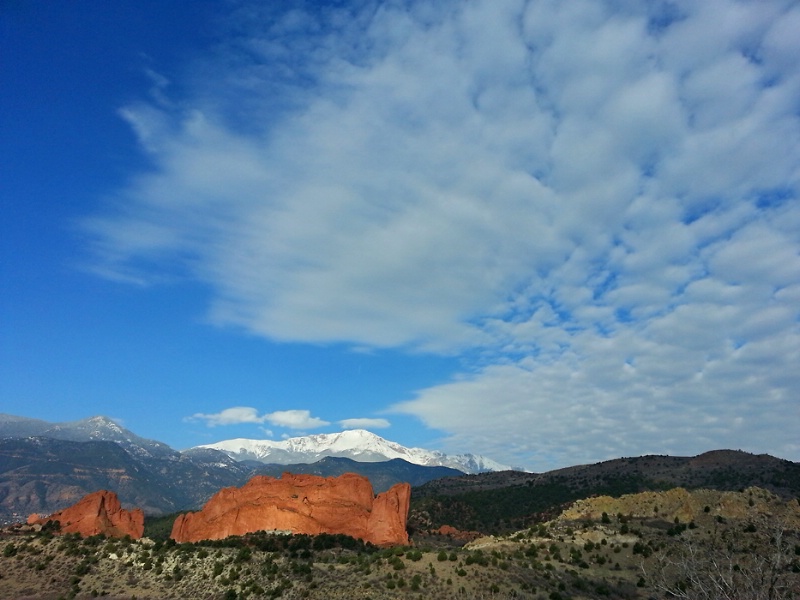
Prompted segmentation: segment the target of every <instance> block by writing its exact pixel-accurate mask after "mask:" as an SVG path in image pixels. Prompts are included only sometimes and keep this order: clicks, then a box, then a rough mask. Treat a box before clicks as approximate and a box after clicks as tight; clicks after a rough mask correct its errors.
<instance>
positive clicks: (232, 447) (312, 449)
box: [198, 429, 511, 473]
mask: <svg viewBox="0 0 800 600" xmlns="http://www.w3.org/2000/svg"><path fill="white" fill-rule="evenodd" d="M198 448H211V449H213V450H220V451H222V452H224V453H225V454H227V455H228V456H230V457H231V458H234V459H236V460H256V461H259V462H262V463H270V464H279V465H292V464H298V463H313V462H316V461H318V460H320V459H322V458H325V457H326V456H338V457H343V458H350V459H352V460H356V461H359V462H380V461H386V460H392V459H395V458H401V459H403V460H405V461H408V462H410V463H412V464H415V465H422V466H427V467H432V466H441V467H450V468H453V469H458V470H459V471H462V472H464V473H483V472H485V471H508V470H510V469H511V467H509V466H507V465H503V464H500V463H498V462H496V461H493V460H492V459H490V458H486V457H485V456H479V455H475V454H457V455H447V454H444V453H443V452H437V451H435V450H425V449H423V448H406V447H405V446H402V445H400V444H398V443H396V442H391V441H389V440H385V439H383V438H382V437H380V436H377V435H375V434H374V433H371V432H369V431H366V430H364V429H352V430H348V431H342V432H340V433H320V434H316V435H307V436H303V437H296V438H289V439H287V440H281V441H275V440H250V439H244V438H238V439H233V440H224V441H222V442H217V443H215V444H206V445H203V446H198Z"/></svg>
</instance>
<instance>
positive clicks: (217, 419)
mask: <svg viewBox="0 0 800 600" xmlns="http://www.w3.org/2000/svg"><path fill="white" fill-rule="evenodd" d="M188 419H189V420H191V421H205V422H206V425H208V426H209V427H216V426H218V425H240V424H242V423H259V424H262V423H270V424H271V425H274V426H275V427H287V428H289V429H315V428H318V427H323V426H325V425H330V423H328V422H327V421H324V420H322V419H320V418H318V417H312V416H311V411H308V410H278V411H275V412H272V413H266V414H263V415H259V414H258V410H257V409H255V408H252V407H250V406H236V407H233V408H226V409H224V410H222V411H220V412H218V413H214V414H203V413H195V414H194V415H192V416H191V417H188ZM267 431H268V430H267ZM268 435H270V436H271V435H272V432H269V431H268Z"/></svg>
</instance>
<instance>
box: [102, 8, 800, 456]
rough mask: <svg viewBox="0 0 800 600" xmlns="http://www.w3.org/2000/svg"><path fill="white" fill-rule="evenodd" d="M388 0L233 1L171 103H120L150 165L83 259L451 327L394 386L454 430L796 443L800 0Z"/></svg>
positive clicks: (502, 446) (599, 450)
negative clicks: (665, 3)
mask: <svg viewBox="0 0 800 600" xmlns="http://www.w3.org/2000/svg"><path fill="white" fill-rule="evenodd" d="M376 6H377V7H378V8H377V10H375V11H364V12H359V11H358V10H355V9H352V10H349V11H348V12H347V14H346V15H345V13H342V12H339V11H337V10H336V9H330V10H326V11H322V12H320V13H311V12H306V13H302V12H293V13H287V14H286V15H284V16H283V18H277V17H276V18H270V19H264V20H261V19H259V18H254V17H253V16H252V15H258V11H256V12H253V13H248V14H249V15H250V17H247V16H246V15H245V13H243V12H242V13H239V18H240V19H241V21H240V23H239V26H240V27H239V30H240V31H243V32H244V33H243V34H242V35H239V36H238V37H237V38H236V42H235V44H234V43H231V45H230V46H229V47H228V48H227V53H228V54H227V59H219V58H216V59H214V61H217V62H214V61H210V62H209V61H207V62H205V63H202V64H201V66H200V67H198V69H197V70H198V72H202V73H203V74H204V75H205V77H198V78H197V79H198V81H197V82H196V84H195V85H196V86H197V89H196V90H195V92H194V93H193V94H191V95H190V96H189V97H187V98H184V99H182V100H181V103H180V104H181V106H183V107H185V110H183V111H177V110H173V109H170V108H169V107H168V106H167V107H165V106H164V103H160V104H159V105H158V106H155V105H147V104H141V105H135V106H130V107H127V108H126V109H125V111H124V114H125V117H126V118H127V119H128V121H129V122H130V123H131V125H132V126H133V127H134V129H135V130H136V132H137V134H138V135H139V136H140V139H141V143H142V146H143V148H145V149H146V150H147V151H148V152H149V153H150V156H151V157H152V160H153V162H154V165H155V167H156V168H155V169H153V170H152V171H151V172H148V173H143V174H141V175H139V176H138V177H137V178H135V179H134V180H132V182H131V184H130V185H129V186H128V187H127V188H126V189H125V190H122V191H121V192H120V194H119V197H118V198H117V199H116V201H117V204H116V208H114V207H112V208H110V209H109V212H107V213H106V214H104V215H99V216H95V217H93V218H92V219H91V220H90V221H87V229H88V230H89V231H90V233H91V234H92V235H93V239H94V243H95V249H96V251H97V263H96V265H95V266H96V268H97V270H98V271H99V272H103V273H105V274H106V275H109V274H112V275H114V276H117V277H120V278H128V279H134V280H142V281H147V280H150V281H153V280H159V279H160V278H163V277H169V276H175V275H176V274H179V275H181V276H185V277H191V278H194V279H197V280H200V281H202V282H204V283H206V284H208V286H209V288H210V289H211V290H212V298H211V308H210V315H211V319H212V320H213V321H215V322H216V323H219V324H227V325H235V326H239V327H241V328H243V329H245V330H247V331H249V332H252V333H256V334H259V335H262V336H265V337H267V338H270V339H273V340H292V341H300V342H314V343H319V342H323V343H324V342H346V343H350V344H352V345H354V346H363V347H402V348H406V349H410V350H414V351H432V352H445V353H459V352H464V353H465V354H464V356H465V369H464V373H463V374H461V375H456V376H455V377H454V379H453V381H452V382H450V383H447V384H444V385H441V386H436V387H432V388H430V389H426V390H421V391H419V393H418V394H417V395H416V397H415V398H414V399H412V400H410V401H407V402H402V403H399V404H398V405H397V407H396V408H397V409H398V410H400V411H402V412H407V413H410V414H412V415H416V416H418V417H419V418H420V419H422V420H423V421H424V422H426V423H427V424H429V425H430V426H432V427H436V428H439V429H442V430H444V431H445V432H448V433H449V434H450V436H451V437H450V443H451V445H452V446H453V447H454V448H455V449H458V450H470V451H480V452H485V453H487V454H490V455H492V456H493V457H495V458H497V459H499V460H503V461H505V462H513V463H514V464H532V463H534V462H536V463H537V464H539V463H541V464H543V465H544V464H547V463H548V461H550V464H554V463H558V464H562V465H563V464H568V463H570V462H575V461H576V460H579V459H585V460H594V459H597V458H600V457H607V456H614V455H620V454H634V453H641V452H644V451H653V452H667V451H676V452H686V451H689V450H698V451H699V450H703V449H708V448H711V447H721V446H734V447H742V448H745V449H753V450H757V451H770V452H773V453H776V454H780V455H783V456H786V457H791V458H795V459H798V458H800V455H798V452H800V449H799V448H798V445H797V443H796V442H794V441H793V440H792V439H791V438H792V433H793V432H794V431H796V430H798V428H800V427H799V426H800V423H798V414H797V410H796V407H794V406H793V404H792V402H793V400H792V399H793V398H796V397H797V393H798V391H800V382H798V381H797V377H796V376H795V375H794V372H795V370H796V369H795V366H794V365H796V364H797V361H796V358H797V352H798V350H797V348H798V346H797V344H796V342H797V340H798V337H799V336H800V327H799V326H798V308H797V303H796V298H797V293H796V289H795V288H796V286H797V285H798V283H800V234H798V232H800V209H799V208H798V203H797V199H798V188H799V187H800V167H798V165H800V145H798V144H797V142H796V140H798V139H800V117H798V114H797V98H798V97H800V66H799V65H798V62H797V61H796V60H794V57H796V55H797V52H798V50H800V47H798V41H797V40H798V39H800V35H798V31H797V30H796V26H797V24H798V23H800V11H798V9H797V7H795V6H792V4H791V3H788V2H782V1H780V0H774V1H764V2H757V3H756V2H752V3H748V2H734V1H733V0H714V1H709V2H702V3H691V2H690V3H676V4H675V5H674V6H673V8H674V10H675V11H676V13H675V14H672V15H671V14H668V13H664V14H660V13H659V12H658V11H660V10H664V9H663V8H661V7H662V5H660V4H658V5H656V4H653V3H642V4H641V5H636V4H631V5H629V6H628V7H627V8H620V7H619V6H618V5H617V4H616V3H612V2H597V1H594V0H592V1H586V2H570V3H557V2H551V1H547V0H534V1H532V2H528V3H522V2H518V1H512V0H508V1H503V0H491V1H490V0H483V1H476V2H471V3H468V4H464V5H458V7H457V8H456V7H455V6H451V5H446V6H445V5H442V6H439V7H438V8H436V9H435V10H434V9H430V10H428V9H429V8H430V7H429V6H427V5H426V4H425V3H417V2H409V3H407V4H403V3H385V4H383V3H377V4H376ZM350 8H352V7H350ZM253 10H255V9H253ZM264 10H272V9H264ZM273 16H274V15H273ZM345 17H346V18H345ZM334 23H335V26H334ZM270 27H273V28H278V29H279V30H280V31H279V32H278V31H276V30H275V29H272V30H271V29H270ZM289 30H291V31H292V32H294V33H293V35H292V36H283V35H277V33H280V32H286V31H289ZM219 56H220V55H219V54H218V55H217V57H219ZM222 56H223V58H224V57H225V52H222ZM202 81H208V82H209V83H208V84H205V83H202ZM234 99H235V101H234ZM176 104H178V103H176ZM234 108H236V110H233V109H234ZM476 356H477V357H479V359H478V362H475V363H470V359H471V358H472V357H476ZM793 360H794V362H792V361H793ZM759 407H763V410H762V409H759ZM229 410H239V411H241V410H243V409H229ZM775 411H778V412H780V413H781V414H783V415H784V416H785V418H784V419H783V420H782V421H781V420H778V421H776V420H775V417H774V413H775ZM225 412H226V411H223V412H222V413H219V414H218V415H199V416H198V418H201V419H205V420H207V421H208V422H209V424H216V423H217V422H219V421H224V420H225V419H227V418H229V417H226V416H224V415H225ZM302 412H303V411H285V412H281V413H273V416H272V418H268V417H267V416H266V415H264V416H258V414H257V412H255V410H254V409H253V412H252V413H249V412H242V413H241V414H239V415H238V418H243V419H256V420H255V421H249V420H245V421H243V422H270V423H272V424H278V425H281V426H289V427H296V428H300V427H310V426H318V425H319V424H320V423H321V421H320V420H318V419H316V420H315V418H313V417H311V416H310V414H308V413H306V414H300V413H302ZM230 418H237V415H236V414H232V415H231V417H230ZM309 423H310V425H309ZM300 424H303V425H300ZM702 424H712V425H702Z"/></svg>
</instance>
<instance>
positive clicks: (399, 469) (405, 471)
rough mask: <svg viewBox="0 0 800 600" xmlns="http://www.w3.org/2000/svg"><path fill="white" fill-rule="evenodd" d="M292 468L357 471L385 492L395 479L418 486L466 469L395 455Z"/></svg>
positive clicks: (275, 472) (261, 470)
mask: <svg viewBox="0 0 800 600" xmlns="http://www.w3.org/2000/svg"><path fill="white" fill-rule="evenodd" d="M286 470H287V467H286V465H275V464H271V465H262V464H259V466H258V467H256V468H255V469H254V470H253V474H254V475H269V476H270V477H280V476H281V475H282V474H283V473H284V472H285V471H286ZM291 472H292V473H295V474H305V475H321V476H323V477H338V476H339V475H343V474H344V473H356V474H358V475H363V476H364V477H366V478H367V479H369V480H370V483H372V488H373V490H374V491H375V493H376V494H379V493H381V492H385V491H386V490H388V489H389V488H390V487H392V486H393V485H394V484H396V483H402V482H405V483H409V484H411V486H412V487H415V486H418V485H422V484H424V483H427V482H429V481H432V480H435V479H440V478H442V477H458V476H461V475H463V474H464V473H463V471H458V470H456V469H452V468H450V467H425V466H422V465H415V464H412V463H410V462H408V461H405V460H403V459H402V458H393V459H392V460H388V461H383V462H358V461H355V460H352V459H350V458H342V457H338V456H326V457H325V458H323V459H320V460H318V461H317V462H315V463H311V464H306V463H297V464H293V465H291Z"/></svg>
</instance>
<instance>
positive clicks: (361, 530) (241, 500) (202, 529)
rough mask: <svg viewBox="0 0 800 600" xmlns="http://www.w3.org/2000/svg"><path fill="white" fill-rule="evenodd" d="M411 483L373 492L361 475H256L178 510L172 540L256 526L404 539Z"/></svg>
mask: <svg viewBox="0 0 800 600" xmlns="http://www.w3.org/2000/svg"><path fill="white" fill-rule="evenodd" d="M410 499H411V486H410V485H408V484H407V483H400V484H396V485H395V486H393V487H392V488H390V489H389V490H388V491H386V492H384V493H382V494H379V495H378V496H377V497H376V496H374V494H373V491H372V485H371V484H370V482H369V480H368V479H367V478H366V477H362V476H360V475H356V474H353V473H346V474H344V475H341V476H339V477H328V478H326V477H317V476H314V475H292V474H290V473H284V474H283V476H282V477H281V478H280V479H275V478H272V477H267V476H256V477H253V478H252V479H251V480H250V481H248V482H247V483H246V484H245V485H244V486H242V487H241V488H236V487H229V488H225V489H222V490H220V491H219V492H218V493H217V494H215V495H214V496H213V497H212V498H211V499H210V500H209V501H208V502H207V503H206V505H205V506H204V507H203V509H202V510H201V511H198V512H189V513H186V514H182V515H180V516H179V517H178V518H177V519H176V520H175V523H174V525H173V528H172V534H171V536H170V537H172V539H174V540H175V541H176V542H197V541H200V540H213V539H222V538H226V537H228V536H231V535H243V534H246V533H252V532H255V531H262V530H264V531H279V532H291V533H305V534H312V535H316V534H320V533H334V534H335V533H342V534H346V535H349V536H351V537H354V538H360V539H363V540H364V541H366V542H370V543H373V544H375V545H378V546H392V545H404V544H408V541H409V540H408V534H407V532H406V520H407V517H408V509H409V503H410Z"/></svg>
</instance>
